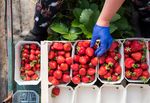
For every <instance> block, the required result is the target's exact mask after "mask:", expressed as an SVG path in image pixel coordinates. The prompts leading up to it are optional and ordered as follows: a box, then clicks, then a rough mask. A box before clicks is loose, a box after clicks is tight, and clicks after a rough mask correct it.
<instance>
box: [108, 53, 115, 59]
mask: <svg viewBox="0 0 150 103" xmlns="http://www.w3.org/2000/svg"><path fill="white" fill-rule="evenodd" d="M108 55H110V56H111V57H112V58H114V57H115V56H116V53H115V52H108Z"/></svg>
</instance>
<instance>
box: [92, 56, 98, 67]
mask: <svg viewBox="0 0 150 103" xmlns="http://www.w3.org/2000/svg"><path fill="white" fill-rule="evenodd" d="M91 64H92V65H93V66H97V64H98V58H97V57H94V58H92V59H91Z"/></svg>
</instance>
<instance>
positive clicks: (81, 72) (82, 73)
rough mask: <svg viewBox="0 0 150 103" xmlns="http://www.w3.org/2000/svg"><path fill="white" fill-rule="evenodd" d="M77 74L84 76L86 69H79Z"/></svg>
mask: <svg viewBox="0 0 150 103" xmlns="http://www.w3.org/2000/svg"><path fill="white" fill-rule="evenodd" d="M79 74H80V75H81V76H84V75H86V69H85V68H81V69H80V70H79Z"/></svg>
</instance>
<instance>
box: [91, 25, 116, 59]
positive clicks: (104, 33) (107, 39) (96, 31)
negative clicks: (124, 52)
mask: <svg viewBox="0 0 150 103" xmlns="http://www.w3.org/2000/svg"><path fill="white" fill-rule="evenodd" d="M97 39H100V46H99V48H97V50H96V51H95V55H96V56H101V55H103V54H104V53H105V52H106V51H107V50H108V49H109V48H110V46H111V44H112V42H113V38H112V36H111V35H110V31H109V27H103V26H98V25H95V26H94V28H93V34H92V39H91V47H93V46H94V45H95V42H96V40H97Z"/></svg>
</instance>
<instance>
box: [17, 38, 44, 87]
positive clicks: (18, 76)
mask: <svg viewBox="0 0 150 103" xmlns="http://www.w3.org/2000/svg"><path fill="white" fill-rule="evenodd" d="M31 43H35V44H37V45H38V46H39V47H40V44H39V43H38V42H34V41H19V42H18V43H17V44H16V45H15V81H16V82H17V84H19V85H37V84H38V83H39V82H40V81H41V76H40V77H39V79H38V80H31V81H24V80H22V79H21V77H20V67H21V57H20V54H21V46H22V45H24V44H31ZM40 74H41V70H40Z"/></svg>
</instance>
